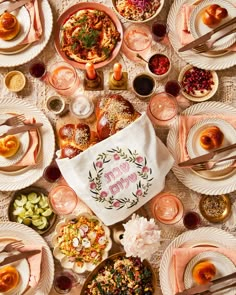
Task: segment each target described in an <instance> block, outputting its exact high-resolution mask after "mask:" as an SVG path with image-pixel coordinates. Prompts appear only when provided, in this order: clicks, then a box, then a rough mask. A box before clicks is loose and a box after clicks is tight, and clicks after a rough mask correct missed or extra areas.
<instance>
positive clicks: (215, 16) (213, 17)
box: [202, 4, 228, 27]
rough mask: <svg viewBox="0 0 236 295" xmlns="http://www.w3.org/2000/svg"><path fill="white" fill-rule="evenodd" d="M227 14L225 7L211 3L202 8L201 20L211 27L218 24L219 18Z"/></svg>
mask: <svg viewBox="0 0 236 295" xmlns="http://www.w3.org/2000/svg"><path fill="white" fill-rule="evenodd" d="M227 16H228V11H227V9H225V8H223V7H221V6H219V5H218V4H212V5H210V6H208V7H207V8H206V9H205V10H204V12H203V14H202V21H203V23H204V24H205V25H207V26H209V27H211V26H214V25H217V24H219V23H220V22H221V20H222V19H224V18H226V17H227Z"/></svg>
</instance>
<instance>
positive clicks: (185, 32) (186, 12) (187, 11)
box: [178, 4, 236, 51]
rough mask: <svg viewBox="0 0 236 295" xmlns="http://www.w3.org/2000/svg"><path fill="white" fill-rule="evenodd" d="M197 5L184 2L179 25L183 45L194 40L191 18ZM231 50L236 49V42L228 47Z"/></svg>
mask: <svg viewBox="0 0 236 295" xmlns="http://www.w3.org/2000/svg"><path fill="white" fill-rule="evenodd" d="M195 7H196V6H195V5H191V4H184V5H183V6H182V7H181V11H180V15H181V22H180V27H179V32H178V33H179V36H180V43H181V44H182V45H186V44H188V43H190V42H192V41H193V40H194V38H193V36H192V35H191V33H190V30H189V20H190V16H191V13H192V11H193V9H194V8H195ZM227 50H229V51H236V43H235V44H233V45H232V46H230V47H229V48H227Z"/></svg>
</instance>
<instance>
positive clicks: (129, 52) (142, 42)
mask: <svg viewBox="0 0 236 295" xmlns="http://www.w3.org/2000/svg"><path fill="white" fill-rule="evenodd" d="M151 45H152V34H151V31H150V29H149V27H148V26H146V25H136V24H132V25H130V26H128V27H127V28H126V30H125V32H124V39H123V44H122V52H123V53H124V54H125V55H126V57H127V58H128V59H130V60H133V61H139V62H140V58H139V57H137V54H140V55H141V56H142V57H143V58H147V57H148V55H149V53H150V51H151Z"/></svg>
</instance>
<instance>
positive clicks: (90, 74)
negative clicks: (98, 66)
mask: <svg viewBox="0 0 236 295" xmlns="http://www.w3.org/2000/svg"><path fill="white" fill-rule="evenodd" d="M85 69H86V75H87V78H88V79H89V80H94V79H96V77H97V73H96V71H95V68H94V64H93V63H90V62H88V63H86V65H85Z"/></svg>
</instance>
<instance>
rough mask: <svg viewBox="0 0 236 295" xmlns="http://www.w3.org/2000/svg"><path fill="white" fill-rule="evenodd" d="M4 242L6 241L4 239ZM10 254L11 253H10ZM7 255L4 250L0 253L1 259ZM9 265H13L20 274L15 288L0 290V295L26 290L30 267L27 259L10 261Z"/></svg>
mask: <svg viewBox="0 0 236 295" xmlns="http://www.w3.org/2000/svg"><path fill="white" fill-rule="evenodd" d="M5 242H6V241H5ZM17 253H19V252H16V253H14V254H17ZM10 255H12V254H10ZM7 256H9V254H8V253H6V252H4V253H1V254H0V259H1V260H2V259H3V258H5V257H7ZM10 266H13V267H15V268H16V270H17V271H18V273H19V275H20V279H19V283H18V285H17V286H16V288H14V289H12V290H9V291H8V292H3V293H1V292H0V295H4V294H7V295H21V294H23V292H24V291H25V290H26V288H27V286H28V283H29V278H30V268H29V264H28V261H27V259H22V260H18V261H15V262H12V263H11V264H10Z"/></svg>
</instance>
